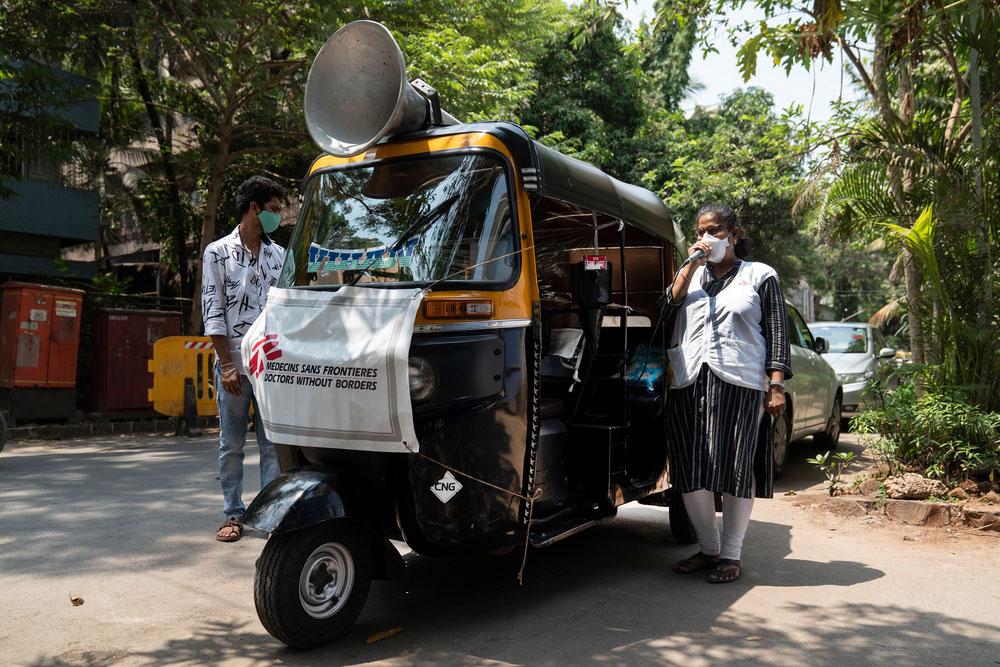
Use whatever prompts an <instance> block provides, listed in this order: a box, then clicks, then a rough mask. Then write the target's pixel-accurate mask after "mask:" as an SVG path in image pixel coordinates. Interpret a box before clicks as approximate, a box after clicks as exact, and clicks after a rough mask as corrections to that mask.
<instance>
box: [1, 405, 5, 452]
mask: <svg viewBox="0 0 1000 667" xmlns="http://www.w3.org/2000/svg"><path fill="white" fill-rule="evenodd" d="M6 444H7V421H6V420H5V419H4V418H3V413H2V412H0V452H2V451H3V447H4V445H6Z"/></svg>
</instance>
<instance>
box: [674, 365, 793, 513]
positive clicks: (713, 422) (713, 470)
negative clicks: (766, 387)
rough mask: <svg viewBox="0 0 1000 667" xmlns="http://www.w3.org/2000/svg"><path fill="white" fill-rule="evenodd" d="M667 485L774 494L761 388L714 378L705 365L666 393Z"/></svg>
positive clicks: (750, 494)
mask: <svg viewBox="0 0 1000 667" xmlns="http://www.w3.org/2000/svg"><path fill="white" fill-rule="evenodd" d="M667 410H668V416H667V437H668V440H669V442H668V446H669V451H670V478H671V483H672V484H674V485H675V486H677V487H679V488H680V491H681V493H690V492H691V491H698V490H702V489H704V490H707V491H714V492H716V493H728V494H730V495H733V496H736V497H738V498H751V497H753V496H755V495H756V496H757V497H758V498H770V497H772V495H773V494H774V459H773V455H772V452H771V450H772V448H773V444H772V442H771V418H770V415H767V414H765V412H764V392H762V391H760V390H757V389H749V388H747V387H740V386H738V385H734V384H730V383H728V382H726V381H724V380H721V379H719V378H718V377H717V376H716V375H715V373H713V372H712V371H711V370H710V369H709V367H708V365H707V364H704V365H702V367H701V372H699V373H698V379H697V380H696V381H695V382H694V384H691V385H689V386H687V387H683V388H681V389H671V390H670V392H669V394H668V397H667Z"/></svg>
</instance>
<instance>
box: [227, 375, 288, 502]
mask: <svg viewBox="0 0 1000 667" xmlns="http://www.w3.org/2000/svg"><path fill="white" fill-rule="evenodd" d="M240 389H241V391H240V395H239V396H234V395H233V394H230V393H229V392H228V391H226V390H225V388H224V387H223V386H222V372H221V370H220V369H219V365H218V364H216V366H215V396H216V401H217V403H218V405H219V479H220V480H221V481H222V497H223V498H224V499H225V502H226V509H225V512H226V517H227V518H228V517H237V518H242V517H243V513H244V512H245V511H246V505H244V504H243V447H244V445H246V441H247V421H248V419H249V416H250V404H251V403H253V424H254V433H256V434H257V448H258V449H260V486H261V488H264V487H265V486H267V484H268V483H269V482H270V481H271V480H273V479H274V478H275V477H277V476H278V457H277V455H276V454H275V451H274V445H273V444H272V443H271V441H270V440H268V439H267V436H266V435H265V434H264V424H263V423H262V420H261V418H260V409H259V408H258V407H257V399H256V397H255V396H254V395H253V387H252V386H251V385H250V380H248V379H247V376H245V375H240Z"/></svg>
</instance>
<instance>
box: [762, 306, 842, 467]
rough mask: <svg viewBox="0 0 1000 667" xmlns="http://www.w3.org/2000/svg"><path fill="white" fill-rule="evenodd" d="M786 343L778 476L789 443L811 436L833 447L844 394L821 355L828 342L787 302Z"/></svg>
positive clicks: (774, 433)
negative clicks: (787, 353)
mask: <svg viewBox="0 0 1000 667" xmlns="http://www.w3.org/2000/svg"><path fill="white" fill-rule="evenodd" d="M785 305H786V306H787V308H788V342H789V347H790V348H791V361H792V377H791V379H789V380H788V381H787V382H786V383H785V406H786V407H785V414H784V415H783V416H781V417H779V418H777V419H775V421H774V427H773V428H772V429H771V437H772V440H773V442H774V474H775V477H777V476H780V475H781V473H782V471H783V469H784V467H785V461H786V460H787V458H788V446H789V444H790V443H792V442H795V441H796V440H801V439H802V438H805V437H806V436H810V435H811V436H813V438H814V441H815V442H816V444H817V445H819V447H820V448H825V449H828V450H832V449H835V448H836V447H837V443H838V441H839V440H840V419H841V414H840V413H841V406H842V405H843V393H842V389H841V387H840V380H839V379H838V378H837V374H836V373H834V371H833V368H831V367H830V364H828V363H826V361H825V360H824V359H823V357H822V356H820V355H821V354H823V353H824V352H826V346H827V342H826V340H825V339H823V338H816V337H814V336H813V334H812V332H811V331H810V330H809V327H808V326H806V321H805V320H804V319H802V315H800V314H799V311H797V310H796V309H795V307H794V306H792V305H791V304H789V303H786V304H785Z"/></svg>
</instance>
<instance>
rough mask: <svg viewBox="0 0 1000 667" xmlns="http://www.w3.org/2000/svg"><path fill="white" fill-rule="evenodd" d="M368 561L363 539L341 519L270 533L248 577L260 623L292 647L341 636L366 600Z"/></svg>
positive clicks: (369, 576)
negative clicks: (270, 535) (253, 571)
mask: <svg viewBox="0 0 1000 667" xmlns="http://www.w3.org/2000/svg"><path fill="white" fill-rule="evenodd" d="M371 560H372V558H371V552H370V550H369V547H368V544H367V542H366V541H365V540H364V539H363V538H362V536H361V534H360V532H359V531H358V530H356V529H355V528H354V527H353V526H352V525H351V524H350V523H349V522H348V521H344V520H336V521H329V522H326V523H322V524H319V525H316V526H312V527H309V528H303V529H301V530H295V531H291V532H289V533H279V534H278V535H274V536H272V537H271V538H270V539H268V541H267V544H266V545H264V550H263V552H262V553H261V556H260V559H259V560H258V561H257V573H256V576H255V578H254V603H255V604H256V607H257V616H258V617H259V618H260V622H261V624H262V625H263V626H264V628H265V629H266V630H267V631H268V632H269V633H271V636H273V637H274V638H275V639H278V640H280V641H282V642H284V643H285V644H288V645H289V646H291V647H293V648H301V649H311V648H317V647H319V646H323V645H324V644H328V643H330V642H332V641H333V640H335V639H337V638H338V637H341V636H343V635H345V634H346V633H347V632H349V631H350V629H351V628H352V627H354V622H355V621H356V620H357V618H358V614H360V613H361V609H362V607H364V605H365V600H366V599H367V598H368V589H369V588H370V586H371V580H372V563H371Z"/></svg>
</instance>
